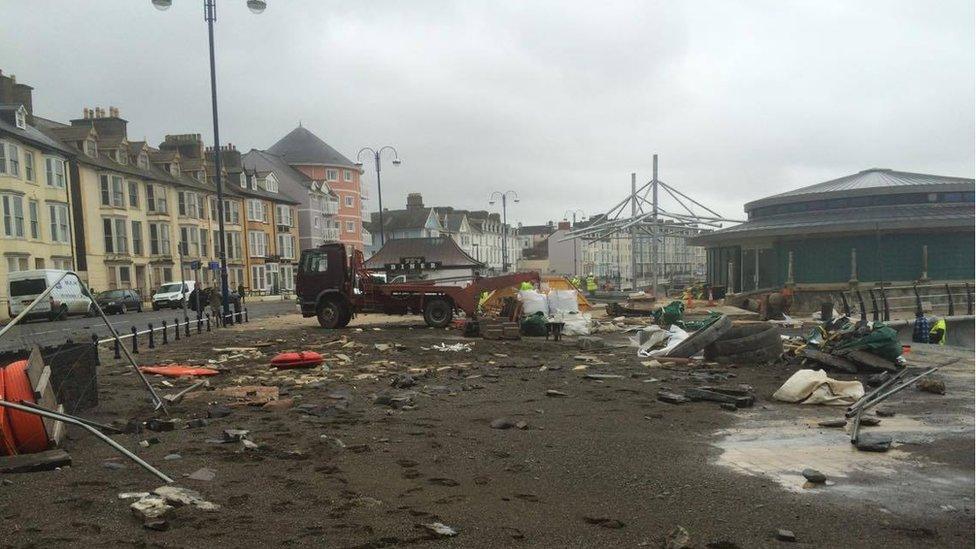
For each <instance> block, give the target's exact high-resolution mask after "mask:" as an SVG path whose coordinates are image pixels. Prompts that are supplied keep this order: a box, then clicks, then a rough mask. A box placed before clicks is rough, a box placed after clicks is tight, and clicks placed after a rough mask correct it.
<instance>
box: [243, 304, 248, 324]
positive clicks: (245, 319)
mask: <svg viewBox="0 0 976 549" xmlns="http://www.w3.org/2000/svg"><path fill="white" fill-rule="evenodd" d="M247 321H248V320H247V307H244V322H247Z"/></svg>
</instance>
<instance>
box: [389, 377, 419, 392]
mask: <svg viewBox="0 0 976 549" xmlns="http://www.w3.org/2000/svg"><path fill="white" fill-rule="evenodd" d="M416 384H417V380H415V379H414V378H413V376H412V375H410V374H399V375H397V376H396V377H395V378H393V381H392V382H390V385H391V386H393V387H396V388H397V389H407V388H410V387H413V386H414V385H416Z"/></svg>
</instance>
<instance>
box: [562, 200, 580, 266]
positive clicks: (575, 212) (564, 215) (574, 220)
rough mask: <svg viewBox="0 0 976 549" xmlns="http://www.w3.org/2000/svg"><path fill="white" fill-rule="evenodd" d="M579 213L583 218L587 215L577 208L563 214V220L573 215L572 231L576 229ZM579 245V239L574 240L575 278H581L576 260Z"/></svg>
mask: <svg viewBox="0 0 976 549" xmlns="http://www.w3.org/2000/svg"><path fill="white" fill-rule="evenodd" d="M577 213H578V214H580V215H581V216H584V215H586V213H585V212H584V211H583V210H580V209H579V208H577V209H575V210H566V212H565V213H563V219H566V217H568V216H569V215H572V216H573V224H572V226H570V228H571V229H575V228H576V214H577ZM578 245H579V243H578V239H576V238H574V239H573V276H576V277H578V276H579V263H578V262H577V260H576V247H577V246H578Z"/></svg>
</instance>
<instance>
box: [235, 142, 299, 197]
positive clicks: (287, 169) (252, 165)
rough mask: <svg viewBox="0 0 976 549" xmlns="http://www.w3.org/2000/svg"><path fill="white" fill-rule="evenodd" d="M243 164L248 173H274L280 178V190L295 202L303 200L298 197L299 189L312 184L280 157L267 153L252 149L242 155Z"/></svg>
mask: <svg viewBox="0 0 976 549" xmlns="http://www.w3.org/2000/svg"><path fill="white" fill-rule="evenodd" d="M241 162H242V163H243V164H244V169H245V170H247V171H248V172H252V173H253V172H274V174H275V177H277V178H278V189H279V190H280V191H282V193H284V194H286V195H288V197H289V198H291V199H293V200H298V201H301V200H302V199H303V197H302V196H298V194H297V188H305V189H307V188H308V187H309V186H310V185H311V184H312V180H311V179H310V178H309V177H308V176H307V175H305V174H304V173H302V172H300V171H298V170H296V169H295V168H292V167H291V166H289V165H288V163H287V162H285V161H284V159H283V158H281V157H280V156H277V155H274V154H271V153H269V152H267V151H259V150H257V149H251V150H250V151H248V152H246V153H244V154H243V155H241Z"/></svg>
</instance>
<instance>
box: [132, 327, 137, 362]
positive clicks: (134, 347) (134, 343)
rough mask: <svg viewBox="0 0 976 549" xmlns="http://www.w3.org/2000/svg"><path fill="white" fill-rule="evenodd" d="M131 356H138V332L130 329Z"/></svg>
mask: <svg viewBox="0 0 976 549" xmlns="http://www.w3.org/2000/svg"><path fill="white" fill-rule="evenodd" d="M132 354H134V355H137V354H139V331H138V330H136V327H135V326H133V327H132Z"/></svg>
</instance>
